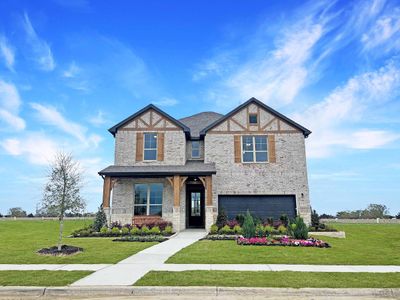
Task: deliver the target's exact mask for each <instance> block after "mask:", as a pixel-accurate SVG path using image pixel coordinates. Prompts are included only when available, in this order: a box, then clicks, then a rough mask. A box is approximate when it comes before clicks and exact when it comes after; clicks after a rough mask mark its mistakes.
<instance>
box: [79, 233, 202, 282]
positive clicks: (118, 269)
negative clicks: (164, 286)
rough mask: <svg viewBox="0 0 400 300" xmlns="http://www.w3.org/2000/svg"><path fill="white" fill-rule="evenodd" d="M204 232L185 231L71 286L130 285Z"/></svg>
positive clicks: (200, 236)
mask: <svg viewBox="0 0 400 300" xmlns="http://www.w3.org/2000/svg"><path fill="white" fill-rule="evenodd" d="M206 235H207V232H206V231H204V230H185V231H182V232H180V233H178V234H177V235H176V236H175V237H173V238H171V239H169V240H168V241H165V242H163V243H159V244H157V245H154V246H152V247H149V248H147V249H144V250H142V251H140V252H138V253H136V254H134V255H132V256H130V257H128V258H126V259H124V260H122V261H120V262H119V263H117V264H115V265H112V266H109V267H106V268H103V269H101V270H99V271H97V272H94V273H93V274H91V275H89V276H87V277H85V278H82V279H80V280H78V281H76V282H74V283H73V284H72V285H73V286H96V285H97V286H98V285H132V284H133V283H135V282H136V281H137V280H139V279H140V278H141V277H142V276H143V275H145V274H146V273H148V272H149V271H151V270H154V269H155V268H156V267H157V266H160V265H162V264H164V262H165V261H166V260H167V259H168V258H169V257H170V256H172V255H174V254H175V253H177V252H179V251H180V250H181V249H183V248H185V247H187V246H189V245H191V244H193V243H195V242H197V241H198V240H199V239H201V238H203V237H205V236H206Z"/></svg>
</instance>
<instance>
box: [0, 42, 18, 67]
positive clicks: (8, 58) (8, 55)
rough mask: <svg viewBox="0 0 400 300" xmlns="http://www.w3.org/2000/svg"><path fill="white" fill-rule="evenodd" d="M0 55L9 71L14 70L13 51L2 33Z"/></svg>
mask: <svg viewBox="0 0 400 300" xmlns="http://www.w3.org/2000/svg"><path fill="white" fill-rule="evenodd" d="M0 56H3V59H4V63H5V65H6V67H7V68H8V69H9V70H10V71H14V62H15V52H14V49H13V48H12V47H11V46H10V44H9V43H8V41H7V39H6V37H5V36H4V35H0Z"/></svg>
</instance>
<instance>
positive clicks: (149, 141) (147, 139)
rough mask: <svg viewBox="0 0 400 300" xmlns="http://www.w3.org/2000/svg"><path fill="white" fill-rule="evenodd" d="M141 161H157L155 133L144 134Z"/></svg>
mask: <svg viewBox="0 0 400 300" xmlns="http://www.w3.org/2000/svg"><path fill="white" fill-rule="evenodd" d="M143 152H144V156H143V160H157V133H155V132H146V133H144V147H143Z"/></svg>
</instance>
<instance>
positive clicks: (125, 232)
mask: <svg viewBox="0 0 400 300" xmlns="http://www.w3.org/2000/svg"><path fill="white" fill-rule="evenodd" d="M121 233H122V234H123V235H128V234H129V228H128V227H122V229H121Z"/></svg>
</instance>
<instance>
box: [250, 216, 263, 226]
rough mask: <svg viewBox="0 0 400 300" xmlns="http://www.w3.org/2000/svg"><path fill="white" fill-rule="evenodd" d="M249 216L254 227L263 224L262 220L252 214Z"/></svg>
mask: <svg viewBox="0 0 400 300" xmlns="http://www.w3.org/2000/svg"><path fill="white" fill-rule="evenodd" d="M251 216H252V217H253V222H254V225H255V226H257V225H259V224H262V223H263V221H262V219H261V218H260V217H259V216H256V215H254V214H252V215H251Z"/></svg>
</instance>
